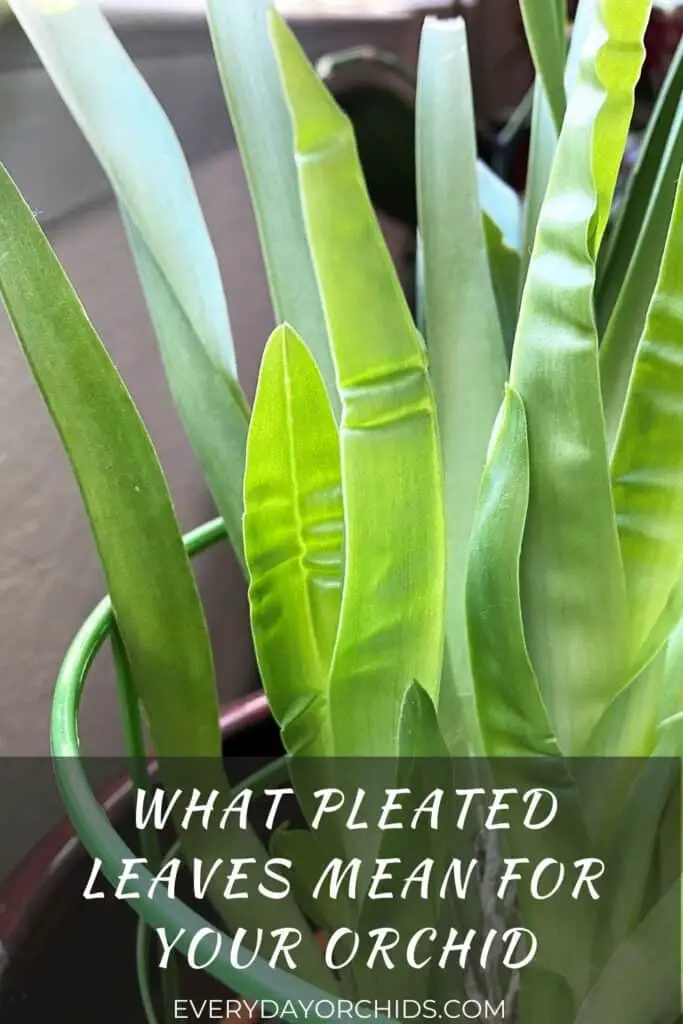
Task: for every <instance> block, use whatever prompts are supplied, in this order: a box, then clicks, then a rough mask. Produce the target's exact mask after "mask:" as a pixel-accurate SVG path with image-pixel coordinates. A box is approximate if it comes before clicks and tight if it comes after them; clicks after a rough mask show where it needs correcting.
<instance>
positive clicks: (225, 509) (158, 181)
mask: <svg viewBox="0 0 683 1024" xmlns="http://www.w3.org/2000/svg"><path fill="white" fill-rule="evenodd" d="M12 8H13V10H14V12H15V14H16V15H17V18H18V19H19V21H20V23H21V25H22V27H23V28H24V30H25V32H26V34H27V36H28V37H29V39H30V41H31V43H32V44H33V46H34V47H35V49H36V52H37V53H38V56H39V57H40V60H41V61H42V63H43V65H44V66H45V69H46V71H47V72H48V74H49V75H50V77H51V79H52V81H53V82H54V84H55V86H56V87H57V89H58V90H59V93H60V95H61V97H62V99H63V100H64V102H65V103H66V105H67V107H68V108H69V110H70V112H71V114H72V115H73V117H74V119H75V120H76V122H77V124H78V125H79V127H80V129H81V131H82V132H83V134H84V136H85V138H86V139H87V141H88V142H89V144H90V146H91V147H92V149H93V151H94V153H95V155H96V157H97V159H98V160H99V162H100V164H101V165H102V168H103V170H104V172H105V174H106V175H107V177H108V178H109V180H110V182H111V184H112V187H113V189H114V193H115V194H116V197H117V199H118V201H119V204H120V207H121V210H122V212H123V215H124V222H125V224H126V226H127V229H128V237H129V240H130V243H131V247H132V250H133V254H134V257H135V261H136V264H137V267H138V270H139V273H140V278H141V282H142V287H143V290H144V293H145V299H146V301H147V306H148V308H149V311H150V315H151V318H152V321H153V323H154V327H155V329H156V333H157V336H158V339H159V344H160V348H161V353H162V357H163V362H164V367H165V370H166V374H167V377H168V381H169V384H170V387H171V391H172V393H173V397H174V399H175V402H176V405H177V407H178V410H179V412H180V416H181V418H182V421H183V425H184V427H185V430H186V432H187V435H188V438H189V440H190V443H191V445H192V448H193V450H194V452H195V455H196V456H197V458H198V460H199V462H200V464H201V466H202V470H203V472H204V475H205V477H206V480H207V483H208V486H209V487H210V489H211V493H212V495H213V498H214V500H215V502H216V505H217V506H218V510H219V512H220V514H221V515H222V517H223V519H224V521H225V524H226V528H227V530H228V534H229V536H230V540H231V542H232V544H233V546H234V548H235V550H236V552H237V554H238V556H239V557H241V554H242V537H241V513H242V477H243V472H244V446H245V443H246V430H247V417H248V409H247V405H246V402H245V399H244V397H243V396H242V393H241V391H240V388H239V385H238V383H237V370H236V365H235V354H234V349H233V342H232V336H231V333H230V324H229V320H228V314H227V309H226V305H225V297H224V294H223V286H222V283H221V277H220V272H219V269H218V261H217V259H216V255H215V253H214V250H213V247H212V245H211V241H210V239H209V234H208V231H207V228H206V224H205V222H204V217H203V215H202V212H201V209H200V206H199V201H198V199H197V195H196V192H195V189H194V185H193V183H192V178H191V176H190V171H189V168H188V166H187V163H186V160H185V157H184V155H183V153H182V150H181V148H180V145H179V143H178V140H177V138H176V136H175V134H174V132H173V129H172V127H171V125H170V123H169V121H168V118H167V117H166V115H165V114H164V112H163V110H162V109H161V107H160V105H159V103H158V101H157V100H156V98H155V97H154V95H153V93H152V91H151V90H150V88H149V87H148V85H147V84H146V82H145V80H144V79H143V77H142V75H141V74H140V72H139V71H138V70H137V68H136V67H135V65H134V64H133V62H132V60H131V59H130V57H129V56H128V55H127V54H126V52H125V50H124V49H123V46H122V45H121V43H120V42H119V40H118V39H117V38H116V36H115V34H114V32H113V31H112V29H111V28H110V27H109V25H108V24H107V21H106V19H105V18H104V15H103V14H102V13H101V11H100V10H99V9H98V7H97V6H96V4H95V3H93V2H92V0H75V2H74V3H72V4H69V6H68V8H61V7H60V8H59V9H58V10H57V9H56V10H52V11H50V9H49V8H48V7H47V5H45V4H41V3H40V2H39V0H12Z"/></svg>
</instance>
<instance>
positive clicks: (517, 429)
mask: <svg viewBox="0 0 683 1024" xmlns="http://www.w3.org/2000/svg"><path fill="white" fill-rule="evenodd" d="M528 498H529V450H528V442H527V436H526V421H525V416H524V406H523V404H522V401H521V399H520V398H519V395H517V394H516V392H515V391H514V390H513V389H512V388H510V387H508V388H507V391H506V395H505V399H504V401H503V405H502V406H501V410H500V417H499V420H498V424H497V426H496V428H495V429H494V435H493V437H492V440H491V448H490V451H489V456H488V459H487V463H486V467H485V469H484V473H483V476H482V483H481V490H480V494H479V503H478V507H477V515H476V519H475V523H474V528H473V531H472V540H471V542H470V555H469V562H468V569H467V613H468V628H469V640H470V652H471V659H472V674H473V678H474V685H475V695H476V702H477V711H478V716H479V722H480V725H481V731H482V736H483V739H484V750H485V752H486V753H487V754H488V755H490V756H493V757H528V756H536V755H540V756H545V757H559V756H560V749H559V746H558V744H557V740H556V738H555V736H554V735H553V730H552V727H551V725H550V722H549V720H548V715H547V712H546V709H545V707H544V704H543V698H542V696H541V693H540V690H539V687H538V682H537V680H536V676H535V674H534V670H533V666H532V664H531V661H530V660H529V655H528V653H527V649H526V642H525V639H524V626H523V622H522V608H521V594H520V587H519V560H520V553H521V549H522V537H523V533H524V525H525V521H526V513H527V505H528Z"/></svg>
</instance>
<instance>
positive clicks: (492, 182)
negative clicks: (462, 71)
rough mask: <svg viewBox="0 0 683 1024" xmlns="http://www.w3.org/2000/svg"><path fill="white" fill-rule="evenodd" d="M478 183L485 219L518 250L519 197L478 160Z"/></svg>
mask: <svg viewBox="0 0 683 1024" xmlns="http://www.w3.org/2000/svg"><path fill="white" fill-rule="evenodd" d="M468 80H469V76H468ZM470 152H471V151H470ZM477 182H478V187H479V205H480V206H481V210H482V213H483V214H484V219H485V220H486V219H487V218H488V219H489V220H491V221H492V222H493V224H494V225H495V226H496V228H497V229H498V231H499V232H500V234H501V236H502V238H503V242H504V243H505V245H506V246H507V247H508V248H509V249H516V250H518V249H519V247H520V241H521V239H520V229H521V221H522V204H521V202H520V199H519V196H518V195H517V193H516V192H515V190H514V189H513V188H510V186H509V185H508V183H507V182H506V181H503V179H502V178H499V177H498V175H497V174H496V173H495V172H494V171H492V170H491V168H490V167H489V166H488V165H487V164H485V163H484V162H483V160H477Z"/></svg>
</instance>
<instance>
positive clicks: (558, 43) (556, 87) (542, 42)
mask: <svg viewBox="0 0 683 1024" xmlns="http://www.w3.org/2000/svg"><path fill="white" fill-rule="evenodd" d="M520 10H521V13H522V21H523V22H524V29H525V32H526V37H527V42H528V43H529V49H530V50H531V56H532V58H533V62H534V67H535V68H536V74H537V76H538V78H539V79H540V81H541V82H542V83H543V89H544V92H545V95H546V97H547V99H548V105H549V107H550V112H551V116H552V120H553V124H554V126H555V131H556V132H557V133H559V131H560V129H561V127H562V121H563V119H564V112H565V106H566V100H565V91H564V64H565V58H566V43H565V31H564V30H565V17H566V4H565V2H564V0H520Z"/></svg>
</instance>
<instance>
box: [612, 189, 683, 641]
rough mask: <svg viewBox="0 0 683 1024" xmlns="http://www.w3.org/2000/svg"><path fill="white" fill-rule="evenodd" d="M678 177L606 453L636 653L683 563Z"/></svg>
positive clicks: (682, 250) (682, 199) (682, 286)
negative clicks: (658, 264)
mask: <svg viewBox="0 0 683 1024" xmlns="http://www.w3.org/2000/svg"><path fill="white" fill-rule="evenodd" d="M682 282H683V175H681V178H680V179H679V184H678V189H677V193H676V199H675V204H674V210H673V215H672V218H671V224H670V228H669V233H668V238H667V241H666V246H665V250H664V256H663V259H662V264H661V272H660V275H659V280H658V281H657V285H656V288H655V292H654V295H653V297H652V302H651V305H650V309H649V312H648V315H647V321H646V324H645V331H644V334H643V336H642V338H641V340H640V342H639V344H638V349H637V351H636V356H635V362H634V367H633V373H632V376H631V381H630V384H629V388H628V393H627V397H626V404H625V408H624V412H623V416H622V420H621V425H620V427H619V432H618V435H617V440H616V446H615V450H614V455H613V458H612V490H613V494H614V506H615V510H616V516H617V524H618V528H619V541H620V544H621V554H622V559H623V563H624V571H625V574H626V589H627V595H628V602H629V615H630V617H629V621H630V628H629V636H630V637H631V650H632V652H633V653H634V654H635V652H637V651H638V650H639V648H640V647H641V645H642V644H643V643H644V642H645V640H646V639H647V637H648V636H649V634H650V632H651V630H652V628H653V626H654V625H655V623H656V622H657V620H658V619H659V618H660V616H661V614H662V612H663V611H664V608H665V607H666V604H667V602H668V600H669V597H670V595H671V593H672V591H673V589H674V586H675V585H676V583H677V581H678V579H679V578H680V576H681V571H682V569H683V459H682V458H681V450H682V449H683V405H682V399H683V283H682Z"/></svg>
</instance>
